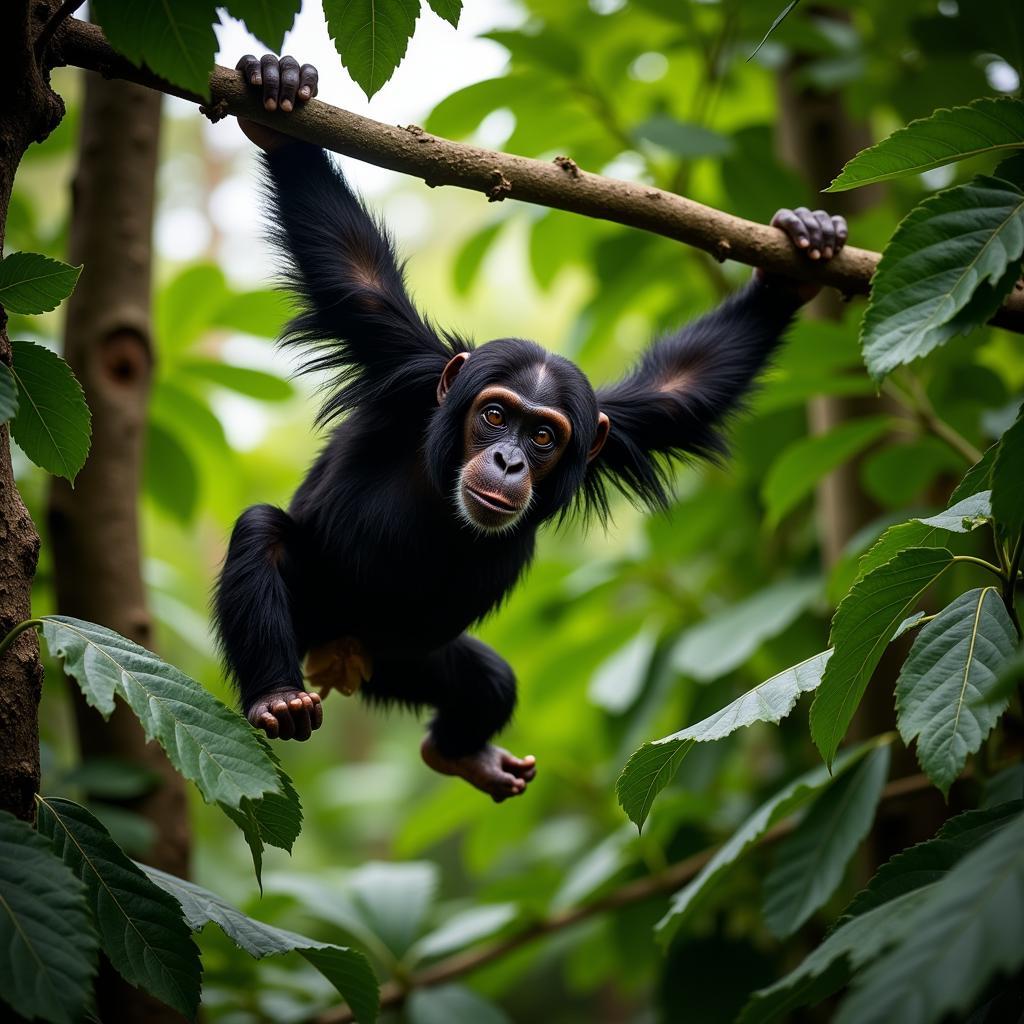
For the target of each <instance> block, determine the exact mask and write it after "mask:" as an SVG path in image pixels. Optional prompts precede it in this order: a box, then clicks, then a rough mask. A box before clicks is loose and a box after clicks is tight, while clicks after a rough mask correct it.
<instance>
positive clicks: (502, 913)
mask: <svg viewBox="0 0 1024 1024" xmlns="http://www.w3.org/2000/svg"><path fill="white" fill-rule="evenodd" d="M518 916H519V907H518V905H517V904H515V903H486V904H483V905H481V906H479V907H470V908H469V910H464V911H462V913H460V914H456V915H455V916H454V917H450V918H448V920H447V921H445V922H444V924H442V925H441V926H440V927H438V928H435V929H434V931H432V932H430V933H429V934H427V935H424V936H423V938H422V939H420V940H419V941H418V942H417V943H416V944H415V945H414V946H413V947H412V949H411V950H410V951H409V953H408V954H407V955H406V957H405V960H406V962H407V963H409V962H412V961H420V960H427V959H430V958H431V957H439V956H447V955H448V954H449V953H455V952H457V951H458V950H460V949H465V948H466V947H467V946H471V945H473V943H475V942H479V941H480V940H481V939H487V938H490V937H491V936H493V935H496V934H497V933H498V932H500V931H501V930H502V929H503V928H504V927H505V926H506V925H508V924H511V923H512V922H513V921H514V920H515V919H516V918H517V917H518Z"/></svg>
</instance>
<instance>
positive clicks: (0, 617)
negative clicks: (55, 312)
mask: <svg viewBox="0 0 1024 1024" xmlns="http://www.w3.org/2000/svg"><path fill="white" fill-rule="evenodd" d="M30 8H31V10H33V11H41V14H42V16H43V17H44V18H45V17H46V16H47V15H48V14H49V11H48V10H47V9H46V7H45V5H38V4H31V5H30V3H29V2H28V0H5V2H4V3H0V95H2V96H3V101H2V102H0V250H2V246H3V240H4V229H5V226H6V224H7V209H8V205H9V203H10V199H11V189H12V188H13V186H14V175H15V172H16V171H17V169H18V164H19V163H20V162H21V158H22V155H23V154H24V152H25V150H26V149H28V147H29V146H30V145H31V144H32V143H33V142H37V141H41V140H42V139H45V138H46V136H47V135H49V134H50V132H51V131H53V129H54V128H55V127H56V126H57V125H58V124H59V123H60V119H61V118H62V117H63V116H64V104H63V102H62V101H61V99H60V97H59V96H57V95H56V93H54V92H53V90H52V89H51V88H50V84H49V76H48V75H46V74H45V73H44V72H42V71H40V69H39V66H38V64H37V63H36V60H35V56H34V54H33V50H32V43H33V39H34V37H35V33H37V32H38V31H39V29H40V27H41V26H40V24H39V22H38V21H36V20H35V19H34V17H33V14H32V13H30ZM0 362H3V363H5V364H6V365H8V366H9V365H10V363H11V345H10V339H9V338H8V336H7V315H6V313H4V312H3V310H2V309H0ZM38 555H39V536H38V534H37V533H36V529H35V526H34V525H33V523H32V519H31V517H30V516H29V514H28V511H27V510H26V508H25V504H24V502H22V500H21V495H19V494H18V490H17V488H16V487H15V484H14V471H13V469H12V467H11V448H10V436H9V433H8V429H7V427H0V638H2V637H3V636H5V635H6V634H7V632H8V631H9V630H10V629H11V628H12V627H14V626H16V625H17V624H18V623H19V622H23V621H24V620H25V619H27V618H30V617H31V600H32V578H33V577H34V576H35V571H36V559H37V558H38ZM42 682H43V669H42V665H41V664H40V662H39V641H38V639H37V637H36V634H35V631H34V630H28V631H27V632H24V633H22V634H21V636H19V637H18V639H17V640H16V641H15V642H14V644H13V646H12V647H11V648H10V649H8V650H7V651H6V652H5V653H4V654H3V655H2V656H0V809H2V810H5V811H10V812H11V813H12V814H16V815H17V816H18V817H19V818H24V819H25V820H31V819H32V817H33V815H34V813H35V809H34V803H33V799H32V798H33V795H34V794H35V792H36V791H37V790H38V788H39V712H38V709H39V696H40V693H41V691H42Z"/></svg>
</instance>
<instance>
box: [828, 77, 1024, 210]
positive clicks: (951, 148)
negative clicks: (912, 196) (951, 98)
mask: <svg viewBox="0 0 1024 1024" xmlns="http://www.w3.org/2000/svg"><path fill="white" fill-rule="evenodd" d="M1021 147H1024V103H1022V102H1021V101H1020V100H1018V99H1012V98H1011V97H1009V96H1000V97H992V96H986V97H984V98H983V99H979V100H975V101H974V102H973V103H971V104H970V105H969V106H966V107H954V108H953V109H952V110H946V109H939V110H936V111H935V112H934V113H933V114H931V115H929V116H928V117H922V118H920V119H919V120H917V121H911V122H910V124H908V125H907V126H906V127H905V128H900V129H898V130H897V131H895V132H893V133H892V135H890V136H889V137H888V138H887V139H883V140H882V141H881V142H879V143H876V144H875V145H874V146H870V147H869V148H868V149H862V150H861V151H860V152H859V153H858V154H857V155H856V156H855V157H854V158H853V159H852V160H850V161H849V162H848V163H847V164H846V166H845V167H844V168H843V170H842V172H841V173H840V175H839V177H837V178H836V179H835V180H834V181H833V182H832V184H831V185H829V187H828V188H827V189H825V191H826V192H844V191H846V189H849V188H859V187H860V186H861V185H870V184H872V183H874V182H876V181H887V180H888V179H890V178H901V177H903V176H904V175H907V174H920V173H921V172H922V171H928V170H931V168H933V167H942V166H943V165H944V164H951V163H954V162H955V161H957V160H965V159H967V158H968V157H971V156H978V155H979V154H981V153H990V152H998V151H1003V150H1012V149H1019V148H1021Z"/></svg>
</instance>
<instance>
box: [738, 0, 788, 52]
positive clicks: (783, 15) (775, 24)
mask: <svg viewBox="0 0 1024 1024" xmlns="http://www.w3.org/2000/svg"><path fill="white" fill-rule="evenodd" d="M798 3H800V0H789V3H788V4H786V6H785V7H783V8H782V10H781V11H779V13H778V14H777V15H775V20H774V21H773V22H772V23H771V25H770V26H769V27H768V31H767V32H765V34H764V38H762V40H761V42H759V43H758V44H757V46H755V47H754V49H753V52H752V53H751V54H750V56H749V57H748V58H747V60H748V61H750V60H753V59H754V57H756V56H757V51H758V50H760V49H761V47H762V46H764V44H765V43H766V42H768V37H769V36H770V35H771V34H772V33H773V32H774V31H775V30H776V29H777V28H778V27H779V26H780V25H781V24H782V23H783V22H784V21H785V20H786V18H788V17H789V15H790V12H791V11H792V10H793V8H794V7H796V5H797V4H798Z"/></svg>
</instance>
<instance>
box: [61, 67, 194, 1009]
mask: <svg viewBox="0 0 1024 1024" xmlns="http://www.w3.org/2000/svg"><path fill="white" fill-rule="evenodd" d="M84 74H85V79H86V81H85V98H84V104H83V109H82V126H81V135H80V139H79V150H78V168H77V171H76V173H75V178H74V182H73V184H72V199H73V202H72V215H71V239H70V246H69V248H70V261H71V262H72V263H76V264H78V263H81V264H84V269H83V271H82V276H81V279H80V280H79V283H78V288H77V289H76V291H75V293H74V295H73V296H72V297H71V299H70V301H69V303H68V310H67V322H66V325H65V331H64V358H65V359H66V360H67V362H68V363H69V364H70V366H71V368H72V369H73V370H74V371H75V374H76V376H77V377H78V379H79V381H80V382H81V384H82V388H83V389H84V391H85V395H86V399H87V400H88V402H89V408H90V409H91V411H92V448H91V451H90V454H89V460H88V462H87V463H86V464H85V467H84V468H83V470H82V472H81V473H80V474H79V476H78V479H77V480H76V481H75V486H74V489H72V488H71V487H70V485H69V484H68V483H67V481H65V480H60V479H55V480H54V481H53V484H52V487H51V490H50V504H49V512H48V523H49V534H50V541H51V543H52V546H53V561H54V576H55V581H56V590H57V608H58V610H59V611H60V612H61V614H64V615H74V616H77V617H79V618H83V619H88V620H89V621H91V622H98V623H100V624H102V625H104V626H107V627H109V628H110V629H114V630H116V631H117V632H118V633H121V634H122V635H124V636H127V637H129V638H130V639H132V640H134V641H135V642H136V643H138V644H141V645H142V646H144V647H148V648H151V649H152V647H153V623H152V620H151V618H150V615H149V611H148V608H147V606H146V593H145V585H144V583H143V580H142V566H141V555H140V541H139V521H138V502H139V490H140V487H141V484H142V460H143V454H144V442H145V428H146V412H147V406H148V401H149V393H150V384H151V380H152V373H153V363H154V346H153V340H152V330H151V316H150V306H151V301H150V291H151V267H152V225H153V212H154V205H155V192H156V171H157V160H158V150H159V137H160V104H161V96H160V94H159V93H156V92H151V91H150V90H148V89H145V88H143V87H142V86H138V85H133V84H131V83H128V82H109V81H105V80H104V79H102V78H101V77H100V76H99V75H97V74H94V73H92V72H85V73H84ZM73 693H74V703H75V719H76V724H77V727H78V740H79V749H80V751H81V755H82V757H83V758H89V757H98V756H107V757H116V758H120V759H122V760H125V761H130V762H133V763H135V764H139V765H142V766H143V767H145V768H148V769H150V770H151V771H153V772H155V773H156V774H157V775H158V776H159V778H160V783H159V784H158V785H157V787H156V788H155V789H154V790H153V791H152V792H151V793H148V794H147V795H145V796H143V797H141V798H138V799H135V800H131V801H125V805H126V806H127V807H129V808H130V809H131V810H134V811H136V812H137V813H140V814H142V815H143V816H144V817H146V818H147V819H148V820H149V821H150V822H152V824H153V826H154V828H155V835H156V838H155V841H154V844H153V847H152V849H151V850H150V851H149V852H148V853H147V854H146V855H145V856H144V857H143V859H144V860H145V861H146V862H147V863H149V864H152V865H153V866H155V867H158V868H160V869H161V870H163V871H169V872H171V873H172V874H175V875H178V876H181V877H187V875H188V869H189V846H190V834H189V820H188V804H187V797H186V790H185V783H184V780H183V779H182V777H181V776H180V775H179V774H178V773H177V772H176V771H175V770H174V769H173V768H172V767H171V764H170V762H169V761H168V759H167V757H166V755H165V754H164V752H163V750H162V749H161V748H160V747H159V745H158V744H156V743H152V742H151V743H147V742H146V737H145V734H144V733H143V730H142V727H141V726H140V725H139V722H138V719H137V718H136V717H135V715H134V714H133V713H132V711H131V710H130V709H129V708H128V707H127V706H125V705H124V704H122V703H120V702H118V704H117V707H116V708H115V710H114V713H113V715H112V716H111V717H110V720H109V721H104V720H103V718H102V717H101V716H100V715H99V713H98V712H97V711H96V710H95V709H93V708H91V707H89V705H88V704H87V703H86V702H85V700H84V698H83V697H82V694H81V692H80V691H79V690H78V689H77V687H74V688H73ZM103 967H104V969H103V970H101V972H100V978H99V983H98V986H97V996H98V1001H99V1006H100V1011H101V1016H102V1019H103V1020H104V1021H107V1022H117V1021H124V1022H135V1021H141V1020H145V1021H151V1022H165V1021H166V1022H171V1021H175V1022H177V1021H181V1019H182V1018H181V1017H180V1016H179V1015H178V1014H177V1013H175V1012H174V1011H173V1010H171V1009H170V1008H169V1007H167V1006H165V1005H164V1004H163V1003H160V1002H159V1001H157V1000H155V999H153V998H152V997H150V996H148V995H146V994H145V993H143V992H140V991H139V990H137V989H135V988H133V987H132V986H131V985H129V984H127V982H125V981H124V980H123V979H122V978H120V976H119V975H117V974H116V973H115V972H113V971H112V970H110V968H109V965H107V964H104V965H103Z"/></svg>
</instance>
